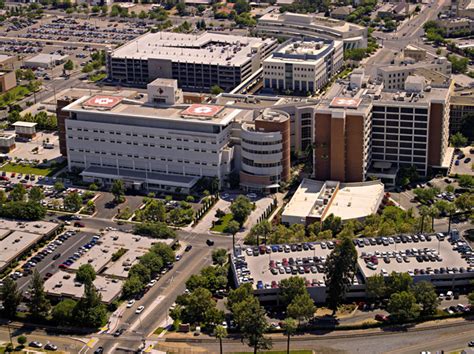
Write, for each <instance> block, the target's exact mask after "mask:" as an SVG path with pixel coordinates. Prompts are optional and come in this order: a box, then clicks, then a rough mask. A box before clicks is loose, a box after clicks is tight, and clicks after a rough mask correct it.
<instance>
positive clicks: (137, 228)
mask: <svg viewBox="0 0 474 354" xmlns="http://www.w3.org/2000/svg"><path fill="white" fill-rule="evenodd" d="M133 233H134V234H137V235H142V236H148V237H153V238H161V239H167V238H176V231H174V230H173V229H172V228H170V227H168V225H166V224H165V223H162V222H142V223H140V224H135V225H134V226H133Z"/></svg>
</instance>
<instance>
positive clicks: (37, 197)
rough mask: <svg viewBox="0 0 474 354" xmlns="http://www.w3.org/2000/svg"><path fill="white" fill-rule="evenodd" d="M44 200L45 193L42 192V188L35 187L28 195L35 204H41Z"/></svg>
mask: <svg viewBox="0 0 474 354" xmlns="http://www.w3.org/2000/svg"><path fill="white" fill-rule="evenodd" d="M43 198H44V193H43V191H42V190H41V188H40V187H38V186H34V187H32V188H31V189H30V192H29V193H28V199H29V200H31V201H33V202H37V203H39V202H41V200H43Z"/></svg>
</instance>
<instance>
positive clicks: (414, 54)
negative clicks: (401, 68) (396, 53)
mask: <svg viewBox="0 0 474 354" xmlns="http://www.w3.org/2000/svg"><path fill="white" fill-rule="evenodd" d="M403 56H404V57H405V58H412V59H414V60H416V61H425V60H426V50H424V49H422V48H418V47H415V46H413V45H411V44H409V45H407V46H406V47H405V49H403Z"/></svg>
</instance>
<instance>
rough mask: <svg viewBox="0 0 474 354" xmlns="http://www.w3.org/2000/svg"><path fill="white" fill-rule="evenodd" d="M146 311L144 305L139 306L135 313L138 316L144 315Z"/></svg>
mask: <svg viewBox="0 0 474 354" xmlns="http://www.w3.org/2000/svg"><path fill="white" fill-rule="evenodd" d="M144 309H145V306H143V305H141V306H138V307H137V309H136V310H135V313H136V314H137V315H138V314H140V313H142V312H143V310H144Z"/></svg>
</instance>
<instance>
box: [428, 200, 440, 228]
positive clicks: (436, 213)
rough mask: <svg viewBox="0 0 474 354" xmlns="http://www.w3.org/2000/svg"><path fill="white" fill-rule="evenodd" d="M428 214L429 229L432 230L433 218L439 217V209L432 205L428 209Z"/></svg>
mask: <svg viewBox="0 0 474 354" xmlns="http://www.w3.org/2000/svg"><path fill="white" fill-rule="evenodd" d="M429 216H430V217H431V229H432V230H434V220H435V219H436V218H437V217H439V209H438V208H437V207H436V206H434V205H432V206H431V207H430V209H429Z"/></svg>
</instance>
